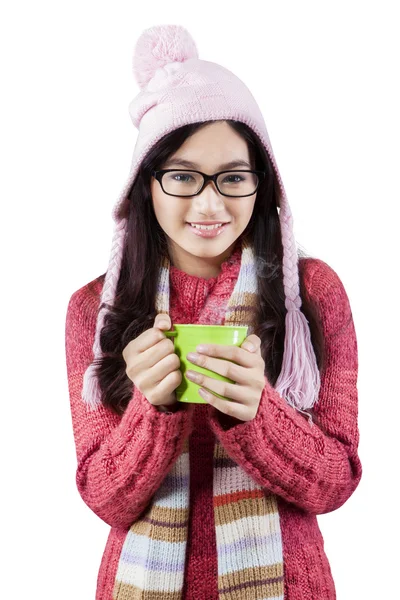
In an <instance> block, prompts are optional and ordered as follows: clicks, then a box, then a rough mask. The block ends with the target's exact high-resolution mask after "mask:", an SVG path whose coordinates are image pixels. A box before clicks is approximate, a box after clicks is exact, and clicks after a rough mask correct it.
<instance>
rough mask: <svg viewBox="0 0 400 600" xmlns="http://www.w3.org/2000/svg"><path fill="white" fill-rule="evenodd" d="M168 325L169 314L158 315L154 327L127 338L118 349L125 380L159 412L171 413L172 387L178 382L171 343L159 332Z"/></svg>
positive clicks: (174, 404) (173, 405) (173, 402)
mask: <svg viewBox="0 0 400 600" xmlns="http://www.w3.org/2000/svg"><path fill="white" fill-rule="evenodd" d="M170 328H171V319H170V317H169V315H167V314H158V315H157V316H156V318H155V320H154V326H153V327H151V328H150V329H146V331H143V333H141V334H140V335H139V336H138V337H136V338H135V339H134V340H131V341H130V342H129V344H127V345H126V346H125V348H124V349H123V351H122V356H123V358H124V360H125V362H126V370H125V372H126V374H127V375H128V377H129V379H131V380H132V381H133V383H134V385H135V386H136V387H137V388H138V389H139V391H140V392H142V394H143V395H144V396H145V397H146V398H147V400H148V401H149V402H150V404H153V405H154V406H155V407H156V408H157V409H158V410H160V411H162V412H166V411H171V412H175V409H176V408H177V402H178V401H177V397H176V393H175V389H176V388H177V387H178V385H179V384H180V383H181V381H182V373H181V371H180V360H179V357H178V355H177V354H176V353H175V350H174V342H173V341H172V340H171V339H169V338H166V337H165V335H164V334H163V333H162V331H168V329H170Z"/></svg>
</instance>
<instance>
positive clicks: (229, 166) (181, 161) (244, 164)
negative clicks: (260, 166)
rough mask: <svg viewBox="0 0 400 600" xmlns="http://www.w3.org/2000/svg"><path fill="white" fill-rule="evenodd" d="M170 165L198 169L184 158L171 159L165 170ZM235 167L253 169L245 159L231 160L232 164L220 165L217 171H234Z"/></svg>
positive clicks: (166, 163) (165, 165)
mask: <svg viewBox="0 0 400 600" xmlns="http://www.w3.org/2000/svg"><path fill="white" fill-rule="evenodd" d="M170 165H180V166H181V167H188V168H189V169H198V165H196V163H194V162H191V161H190V160H186V159H184V158H169V159H168V160H167V161H166V162H165V164H164V168H166V169H167V168H168V167H169V166H170ZM235 167H246V168H247V169H251V165H250V164H249V163H248V161H247V160H243V159H237V160H231V161H230V162H227V163H224V164H222V165H219V167H217V169H218V170H221V171H222V170H224V169H233V168H235Z"/></svg>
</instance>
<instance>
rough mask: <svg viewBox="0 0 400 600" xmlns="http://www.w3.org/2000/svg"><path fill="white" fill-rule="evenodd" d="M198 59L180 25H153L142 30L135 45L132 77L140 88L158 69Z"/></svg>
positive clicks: (191, 43) (190, 38) (187, 34)
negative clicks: (169, 64) (174, 63)
mask: <svg viewBox="0 0 400 600" xmlns="http://www.w3.org/2000/svg"><path fill="white" fill-rule="evenodd" d="M198 57H199V54H198V51H197V47H196V44H195V42H194V40H193V38H192V36H191V35H190V33H189V32H188V31H187V29H185V28H184V27H182V25H155V26H154V27H150V28H149V29H145V30H144V32H143V33H142V34H141V36H140V37H139V39H138V40H137V42H136V46H135V51H134V53H133V74H134V76H135V80H136V82H137V84H138V85H139V87H140V89H143V88H144V87H145V86H146V85H147V83H148V82H149V81H150V79H151V78H152V77H153V76H154V74H155V72H156V71H157V69H159V68H160V67H164V66H165V65H167V64H168V63H171V62H184V61H185V60H188V59H189V58H198Z"/></svg>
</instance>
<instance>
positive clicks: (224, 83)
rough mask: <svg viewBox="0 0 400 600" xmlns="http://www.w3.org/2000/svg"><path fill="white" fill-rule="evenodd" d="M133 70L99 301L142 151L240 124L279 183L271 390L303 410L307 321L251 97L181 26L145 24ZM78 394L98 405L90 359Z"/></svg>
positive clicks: (112, 276) (307, 383)
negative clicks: (280, 340)
mask: <svg viewBox="0 0 400 600" xmlns="http://www.w3.org/2000/svg"><path fill="white" fill-rule="evenodd" d="M133 71H134V75H135V78H136V81H137V83H138V85H139V87H140V92H139V94H138V95H137V96H136V97H135V98H134V99H133V100H132V102H131V103H130V104H129V113H130V116H131V118H132V121H133V124H134V126H135V127H136V128H137V129H138V130H139V134H138V137H137V140H136V144H135V148H134V152H133V157H132V162H131V167H130V173H129V176H128V179H127V181H126V183H125V185H124V187H123V189H122V191H121V193H120V195H119V197H118V200H117V202H116V204H115V206H114V208H113V212H112V216H113V219H114V221H115V229H114V236H113V242H112V248H111V255H110V261H109V265H108V269H107V272H106V276H105V280H104V284H103V290H102V295H101V299H100V303H103V302H106V303H108V304H110V305H113V303H114V297H115V292H116V287H117V282H118V279H119V273H120V269H121V261H122V253H123V245H124V238H125V232H126V222H127V219H125V218H123V219H118V216H117V215H118V210H119V208H120V206H121V205H122V203H123V202H124V201H125V199H126V198H127V196H128V195H129V192H130V189H131V187H132V184H133V182H134V180H135V177H136V174H137V172H138V170H139V167H140V164H141V162H142V160H143V158H144V157H145V156H146V154H147V153H148V151H149V150H150V149H151V148H152V147H153V146H154V144H156V143H157V141H158V140H159V139H160V138H162V137H163V136H165V135H166V134H167V133H169V132H170V131H173V130H174V129H177V128H178V127H181V126H182V125H186V124H188V123H194V122H198V121H214V120H220V119H234V120H237V121H242V122H243V123H246V124H247V125H248V126H249V127H250V128H251V129H252V130H253V131H254V132H255V133H256V134H257V136H258V137H259V139H260V141H261V142H262V144H263V145H264V147H265V149H266V151H267V153H268V155H269V157H270V159H271V162H272V165H273V167H274V170H275V173H276V176H277V179H278V182H279V186H280V188H281V201H280V204H279V221H280V226H281V231H282V244H283V285H284V291H285V307H286V309H287V313H286V320H285V344H284V354H283V362H282V370H281V373H280V374H279V377H278V379H277V381H276V384H275V386H274V388H275V389H276V390H277V391H278V392H279V393H280V394H281V395H282V396H283V397H285V398H287V399H288V401H289V402H290V404H292V405H293V406H295V407H297V408H298V409H299V410H301V409H307V408H311V407H312V406H313V405H314V403H315V402H316V400H317V398H318V394H319V389H320V376H319V371H318V367H317V363H316V356H315V353H314V349H313V347H312V343H311V337H310V330H309V327H308V322H307V320H306V318H305V316H304V314H303V313H302V312H301V311H300V306H301V298H300V284H299V271H298V255H297V248H296V241H295V239H294V235H293V219H292V213H291V211H290V208H289V204H288V201H287V198H286V193H285V189H284V187H283V183H282V180H281V177H280V174H279V170H278V167H277V164H276V161H275V157H274V154H273V151H272V147H271V142H270V140H269V136H268V132H267V128H266V125H265V122H264V119H263V116H262V114H261V112H260V109H259V107H258V105H257V103H256V101H255V99H254V97H253V96H252V94H251V92H250V91H249V89H248V88H247V87H246V85H245V84H244V83H243V82H242V81H241V80H240V79H239V78H238V77H236V75H234V74H233V73H232V72H231V71H229V70H228V69H226V68H224V67H222V66H220V65H218V64H216V63H213V62H209V61H206V60H200V59H199V58H198V52H197V48H196V45H195V42H194V40H193V39H192V37H191V35H190V34H189V32H188V31H187V30H186V29H185V28H184V27H182V26H181V25H157V26H155V27H151V28H149V29H146V30H145V31H144V32H143V33H142V34H141V36H140V37H139V39H138V41H137V43H136V47H135V51H134V56H133ZM105 310H106V309H105V308H103V309H102V310H100V311H99V314H98V318H97V325H96V334H95V340H94V344H93V354H94V359H98V358H100V357H101V356H102V351H101V348H100V331H101V329H102V326H103V322H104V311H105ZM82 398H83V400H84V401H85V402H86V403H87V405H88V406H90V407H91V408H94V409H95V408H96V407H97V406H98V404H99V403H100V398H101V390H100V387H99V384H98V380H97V377H96V376H95V371H94V366H93V363H92V364H90V365H89V367H88V369H87V370H86V372H85V375H84V382H83V390H82Z"/></svg>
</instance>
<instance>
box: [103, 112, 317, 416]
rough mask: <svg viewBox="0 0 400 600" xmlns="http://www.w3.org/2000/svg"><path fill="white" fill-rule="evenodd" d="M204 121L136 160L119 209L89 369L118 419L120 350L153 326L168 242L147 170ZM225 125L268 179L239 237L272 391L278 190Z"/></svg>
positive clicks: (278, 283)
mask: <svg viewBox="0 0 400 600" xmlns="http://www.w3.org/2000/svg"><path fill="white" fill-rule="evenodd" d="M208 123H209V122H208V121H207V122H204V121H202V122H198V123H192V124H189V125H184V126H182V127H180V128H179V129H176V130H174V131H172V132H170V133H169V134H167V135H165V136H164V137H163V138H162V139H161V140H159V141H158V142H157V143H156V144H155V145H154V146H153V147H152V148H151V150H150V151H149V152H148V154H147V155H146V156H145V158H144V159H143V161H142V163H141V166H140V169H139V171H138V173H137V176H136V178H135V181H134V183H133V185H132V187H131V189H130V191H129V193H128V195H127V196H126V199H125V201H124V202H123V203H122V205H121V208H120V211H119V215H118V216H119V217H120V218H127V236H126V243H125V247H124V250H123V257H122V265H121V272H120V276H119V280H118V284H117V290H116V296H115V301H114V306H110V305H108V304H106V303H103V304H102V305H101V306H104V307H106V308H107V309H108V312H107V313H106V315H105V318H104V325H103V328H102V330H101V333H100V345H101V349H102V352H103V356H102V357H101V358H100V359H98V360H96V361H95V363H94V365H95V368H96V373H97V376H98V378H99V384H100V389H101V393H102V397H101V401H102V403H103V404H104V406H108V407H109V408H111V409H112V410H113V411H114V412H115V413H117V414H118V415H122V414H123V413H124V411H125V409H126V406H127V404H128V402H129V400H130V398H131V397H132V391H133V382H132V381H131V380H130V379H129V377H128V376H127V375H126V372H125V369H126V364H125V361H124V359H123V357H122V350H123V349H124V348H125V346H126V345H127V344H128V343H129V342H130V341H131V340H132V339H134V338H136V337H137V336H138V335H140V334H141V333H142V332H143V331H145V330H146V329H149V328H150V327H152V326H153V323H154V319H155V317H156V314H157V311H156V309H155V296H156V286H157V279H158V269H159V265H160V261H161V258H162V256H164V255H168V247H167V239H166V236H165V233H164V231H163V230H162V228H161V227H160V225H159V224H158V221H157V218H156V216H155V213H154V209H153V204H152V197H151V192H150V181H151V172H152V170H153V169H159V168H161V167H162V165H163V163H164V162H165V161H166V160H167V158H168V157H169V156H170V155H171V154H172V153H174V152H175V151H176V150H178V148H179V147H180V146H181V145H182V144H183V142H184V141H185V140H186V139H187V138H188V136H190V135H192V134H193V133H195V131H197V130H199V129H200V128H201V127H204V126H205V125H207V124H208ZM227 123H228V124H229V125H230V126H231V127H232V128H233V129H234V130H235V131H236V132H238V133H239V134H240V135H241V136H242V137H243V138H244V139H245V140H246V142H247V145H248V149H249V153H250V158H251V161H252V165H253V168H254V169H260V170H264V171H266V173H267V176H266V177H265V178H264V180H263V182H262V184H261V186H260V188H259V189H258V192H257V196H256V201H255V204H254V209H253V214H252V217H251V219H250V221H249V223H248V225H247V227H246V230H245V231H244V232H243V233H242V236H246V237H247V239H249V240H251V241H252V245H253V248H254V253H255V256H256V259H257V274H258V281H259V310H258V315H257V323H256V326H255V329H254V333H255V334H256V335H258V336H259V337H260V339H261V342H262V345H261V350H262V356H263V359H264V361H265V375H266V376H267V377H268V379H269V381H270V382H271V384H272V385H274V384H275V382H276V380H277V378H278V375H279V373H280V370H281V366H282V358H283V345H284V337H285V315H286V308H285V295H284V288H283V276H282V258H283V247H282V236H281V228H280V221H279V214H278V210H277V206H279V203H278V201H279V198H280V194H281V190H280V187H279V184H278V181H277V176H276V174H275V171H274V168H273V165H272V162H271V159H270V158H269V156H268V153H267V152H266V151H265V148H264V146H263V145H262V144H261V142H260V140H259V139H258V137H257V136H256V135H255V133H254V132H253V131H252V130H251V129H250V127H248V126H247V125H246V124H245V123H242V122H240V121H233V120H228V121H227ZM242 236H241V237H242ZM298 256H299V275H300V294H301V298H302V306H301V311H302V312H303V313H304V315H305V316H306V318H307V320H308V322H309V327H310V332H311V340H312V343H313V347H314V351H315V354H316V358H317V364H318V368H319V369H320V370H321V369H322V368H323V361H324V351H323V348H324V345H323V335H322V327H321V323H320V320H319V317H318V312H317V309H316V307H315V306H314V305H313V304H312V302H311V301H310V299H309V298H308V297H307V294H306V290H305V287H304V282H303V267H304V260H305V259H307V258H308V255H306V254H305V253H304V252H303V251H302V250H299V251H298ZM104 277H105V273H104V274H103V275H101V276H100V277H99V278H98V280H100V281H103V280H104ZM100 308H101V307H99V309H100ZM310 412H311V413H313V411H310Z"/></svg>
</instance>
